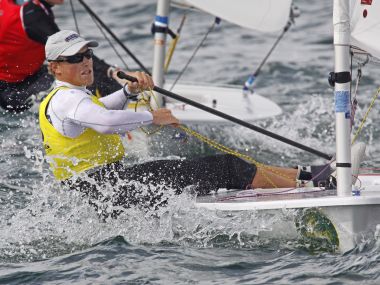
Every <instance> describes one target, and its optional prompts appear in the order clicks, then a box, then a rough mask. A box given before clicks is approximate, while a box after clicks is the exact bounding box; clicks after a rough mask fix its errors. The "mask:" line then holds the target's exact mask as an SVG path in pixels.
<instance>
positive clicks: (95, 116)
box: [46, 80, 153, 138]
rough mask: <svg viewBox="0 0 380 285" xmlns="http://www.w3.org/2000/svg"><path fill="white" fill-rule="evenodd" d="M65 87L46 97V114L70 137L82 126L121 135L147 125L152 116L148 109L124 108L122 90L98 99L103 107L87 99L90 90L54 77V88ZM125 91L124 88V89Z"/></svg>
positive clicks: (125, 99) (80, 130) (62, 132)
mask: <svg viewBox="0 0 380 285" xmlns="http://www.w3.org/2000/svg"><path fill="white" fill-rule="evenodd" d="M60 86H67V87H69V88H70V89H62V90H59V91H57V93H56V94H55V95H54V96H53V98H52V99H51V100H50V102H49V105H48V107H47V112H46V114H47V115H48V117H49V118H50V121H51V123H52V125H53V126H54V128H55V129H56V130H57V131H58V132H59V133H60V134H62V135H64V136H66V137H70V138H75V137H77V136H79V135H80V134H81V133H82V132H83V131H84V130H85V129H86V128H91V129H93V130H95V131H97V132H99V133H102V134H115V133H117V134H124V133H126V132H127V131H131V130H133V129H136V128H138V127H140V126H144V125H149V124H151V123H152V121H153V116H152V114H151V113H150V112H148V111H143V112H134V111H129V110H124V109H123V108H124V107H125V105H126V104H127V103H128V102H127V98H126V96H125V95H124V92H123V90H122V89H120V90H119V91H116V92H114V93H112V94H110V95H108V96H105V97H102V98H100V99H99V101H101V102H102V103H103V104H104V106H105V108H103V107H101V106H99V105H97V104H95V103H93V102H92V100H91V92H90V91H89V90H87V89H86V88H85V87H82V86H74V85H72V84H69V83H67V82H62V81H58V80H56V87H60ZM127 91H128V90H127Z"/></svg>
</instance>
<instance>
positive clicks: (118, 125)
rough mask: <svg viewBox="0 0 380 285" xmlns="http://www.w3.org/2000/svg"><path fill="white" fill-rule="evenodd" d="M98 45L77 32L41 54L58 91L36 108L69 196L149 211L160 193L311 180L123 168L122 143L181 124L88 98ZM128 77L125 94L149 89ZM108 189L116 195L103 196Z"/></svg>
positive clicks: (246, 169)
mask: <svg viewBox="0 0 380 285" xmlns="http://www.w3.org/2000/svg"><path fill="white" fill-rule="evenodd" d="M97 45H98V43H97V42H95V41H87V40H85V39H84V38H82V37H81V36H79V35H78V34H77V33H76V32H73V31H60V32H58V33H56V34H54V35H52V36H50V37H49V39H48V40H47V43H46V47H45V50H46V58H47V60H48V67H49V71H50V72H51V74H52V75H53V76H54V77H55V79H56V81H55V84H56V87H55V89H54V90H53V91H51V92H50V94H49V95H48V96H47V97H46V98H45V99H44V100H43V101H42V103H41V105H40V112H39V122H40V128H41V131H42V135H43V145H44V148H45V151H46V155H47V159H48V160H49V162H50V167H51V169H52V171H53V174H54V176H55V178H56V179H57V180H60V181H62V183H63V184H65V185H67V186H68V187H70V188H71V189H76V190H79V191H82V192H84V193H86V194H87V195H89V196H90V197H92V198H96V199H100V200H103V201H107V202H108V204H109V203H111V204H112V205H113V206H122V207H129V206H130V205H131V204H144V205H146V206H148V207H151V206H159V205H160V204H162V203H165V201H166V200H165V197H164V195H163V193H157V191H156V190H155V189H156V188H155V187H157V186H158V187H161V186H163V187H164V188H170V189H173V190H174V192H176V193H181V191H182V190H183V189H184V188H186V187H187V186H191V187H192V189H193V191H196V193H198V194H201V195H202V194H207V193H209V192H210V191H213V190H215V191H216V190H218V189H220V188H227V189H246V188H247V187H248V188H252V187H253V188H256V187H257V188H273V187H274V185H275V186H277V187H296V185H297V179H301V180H310V179H312V173H310V172H309V171H306V170H303V169H301V168H300V169H293V168H281V167H272V166H271V167H269V166H264V167H257V166H256V165H253V164H251V163H248V162H246V161H244V160H242V159H240V158H237V157H235V156H232V155H214V156H207V157H201V158H194V159H179V160H155V161H150V162H146V163H142V164H137V165H134V166H129V167H127V166H126V165H124V164H123V162H122V160H123V156H124V152H125V150H124V147H123V145H122V141H121V138H120V135H123V134H125V133H126V132H128V131H130V130H133V129H135V128H138V127H141V126H146V125H150V124H154V125H169V126H174V127H175V126H176V125H178V124H179V121H178V120H177V119H176V118H175V117H174V116H173V115H172V113H171V112H170V111H169V110H167V109H158V110H155V111H152V112H150V111H139V112H134V111H131V110H124V109H123V107H124V105H125V104H127V97H126V95H125V93H124V92H123V89H121V90H118V91H116V92H114V93H112V94H110V95H108V96H105V97H102V98H99V99H98V98H97V97H96V96H94V95H92V94H91V92H90V91H89V90H88V89H86V86H88V85H91V84H92V83H93V80H94V74H93V68H92V65H93V52H92V48H95V47H96V46H97ZM131 75H132V76H135V77H136V78H137V80H138V82H134V83H128V86H127V88H126V92H127V94H135V93H136V92H138V91H139V90H147V89H150V88H153V86H154V84H153V81H152V79H151V77H150V76H148V75H147V74H145V73H142V72H135V73H131ZM324 179H326V177H325V178H324ZM135 182H136V183H137V182H139V183H141V184H138V185H140V186H138V185H137V184H136V183H135ZM144 186H146V187H147V188H146V189H145V188H144ZM161 188H162V187H161ZM107 189H108V190H109V189H115V190H114V192H113V193H112V195H108V196H107V195H106V194H105V193H106V192H107V191H108V190H107ZM144 189H145V190H144Z"/></svg>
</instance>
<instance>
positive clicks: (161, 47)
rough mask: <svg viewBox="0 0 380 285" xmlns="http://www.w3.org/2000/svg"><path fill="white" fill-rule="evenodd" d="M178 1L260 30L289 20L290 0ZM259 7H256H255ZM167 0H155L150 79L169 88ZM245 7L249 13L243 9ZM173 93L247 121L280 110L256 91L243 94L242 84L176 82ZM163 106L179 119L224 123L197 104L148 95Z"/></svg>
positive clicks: (273, 28)
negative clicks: (152, 56)
mask: <svg viewBox="0 0 380 285" xmlns="http://www.w3.org/2000/svg"><path fill="white" fill-rule="evenodd" d="M181 2H182V4H185V5H188V6H191V7H195V8H197V9H199V10H202V11H204V12H206V13H209V14H212V15H215V16H217V17H220V18H222V19H225V20H227V21H229V22H231V23H234V24H236V25H240V26H242V27H245V28H249V29H253V30H256V31H261V32H275V31H280V30H281V29H283V28H284V26H285V25H286V24H287V22H288V21H289V15H290V12H291V4H292V0H284V1H281V3H277V2H278V1H275V0H268V1H260V0H252V1H244V0H237V1H215V0H214V1H197V0H186V1H181ZM258 7H260V9H258ZM169 9H170V0H158V1H157V16H156V18H155V26H156V27H159V28H160V29H157V30H156V32H155V34H154V63H153V72H152V76H153V80H154V82H155V84H156V86H159V87H163V88H165V89H170V88H171V84H170V83H167V82H165V80H164V61H165V45H166V32H165V29H166V28H167V27H168V21H169ZM247 11H249V13H247ZM172 91H173V92H175V93H178V94H181V95H182V96H184V97H186V98H189V99H191V100H194V101H196V102H198V103H200V104H202V105H205V106H207V107H210V108H213V109H215V110H218V111H220V112H223V113H227V114H229V115H231V116H234V117H238V118H240V119H242V120H244V121H247V122H253V121H256V120H257V119H264V118H268V117H273V116H276V115H279V114H281V113H282V110H281V108H280V107H279V106H278V105H277V104H276V103H274V102H273V101H271V100H269V99H268V98H265V97H263V96H260V95H258V94H256V93H253V94H249V95H246V94H243V92H242V88H240V87H236V86H223V87H221V86H209V85H205V84H192V85H189V84H176V85H175V86H174V88H173V90H172ZM164 104H165V107H166V108H168V109H170V110H172V112H173V114H174V115H175V116H176V117H177V118H178V119H179V120H180V121H181V122H183V123H201V122H206V123H226V121H225V120H223V119H221V118H219V117H218V116H215V115H213V114H210V113H207V112H203V111H200V110H198V109H197V108H195V107H193V106H191V105H187V104H183V103H178V101H175V100H171V99H170V98H169V99H167V100H165V102H164V101H163V100H162V96H161V95H160V94H159V93H156V98H154V99H151V105H152V106H154V107H161V106H163V105H164Z"/></svg>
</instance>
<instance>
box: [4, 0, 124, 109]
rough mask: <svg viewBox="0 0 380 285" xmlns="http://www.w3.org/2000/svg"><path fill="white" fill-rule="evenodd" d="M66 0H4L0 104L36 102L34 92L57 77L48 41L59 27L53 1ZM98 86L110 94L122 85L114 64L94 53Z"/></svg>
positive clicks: (23, 105)
mask: <svg viewBox="0 0 380 285" xmlns="http://www.w3.org/2000/svg"><path fill="white" fill-rule="evenodd" d="M63 2H64V0H33V1H32V0H30V1H29V0H2V1H0V107H2V108H4V109H6V110H9V111H14V112H21V111H24V110H26V109H28V108H30V106H31V105H32V104H33V100H32V98H33V97H31V96H32V95H37V94H38V93H39V92H41V91H46V90H48V89H49V88H50V87H51V85H52V83H53V82H54V78H53V77H52V76H51V75H49V74H48V72H47V67H46V65H43V63H44V61H45V48H44V47H45V43H46V40H47V38H48V36H50V35H52V34H54V33H56V32H58V31H59V28H58V26H57V24H56V23H55V21H54V14H53V11H52V6H53V5H60V4H62V3H63ZM93 61H94V69H95V70H94V74H95V82H96V86H91V90H93V91H95V88H98V90H99V91H100V93H104V94H109V93H110V92H113V91H116V90H117V89H119V88H120V85H119V84H118V83H117V82H116V81H115V80H114V79H112V78H110V77H112V75H113V74H112V70H113V69H112V67H111V66H110V65H109V64H107V63H105V62H104V61H102V60H100V59H98V58H97V57H95V56H94V57H93Z"/></svg>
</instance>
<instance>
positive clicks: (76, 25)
mask: <svg viewBox="0 0 380 285" xmlns="http://www.w3.org/2000/svg"><path fill="white" fill-rule="evenodd" d="M70 6H71V12H72V14H73V18H74V22H75V28H76V30H77V33H78V34H79V35H80V32H79V26H78V22H77V16H76V14H75V10H74V4H73V0H70Z"/></svg>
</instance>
